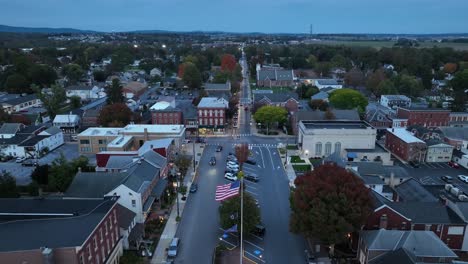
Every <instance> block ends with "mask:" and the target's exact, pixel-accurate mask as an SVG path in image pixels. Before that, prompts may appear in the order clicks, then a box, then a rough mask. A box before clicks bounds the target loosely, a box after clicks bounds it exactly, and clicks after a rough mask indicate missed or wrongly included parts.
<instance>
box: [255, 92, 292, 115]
mask: <svg viewBox="0 0 468 264" xmlns="http://www.w3.org/2000/svg"><path fill="white" fill-rule="evenodd" d="M254 103H255V104H257V105H272V106H279V107H284V108H286V110H288V113H290V114H293V113H296V112H298V111H299V105H300V103H299V98H298V95H297V93H289V92H288V93H265V94H254Z"/></svg>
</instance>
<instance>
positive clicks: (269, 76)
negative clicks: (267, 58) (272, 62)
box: [256, 64, 294, 87]
mask: <svg viewBox="0 0 468 264" xmlns="http://www.w3.org/2000/svg"><path fill="white" fill-rule="evenodd" d="M256 69H257V86H259V87H284V86H287V87H291V86H293V84H294V73H293V70H285V69H278V68H273V69H268V68H265V67H263V68H262V67H261V66H260V64H257V67H256Z"/></svg>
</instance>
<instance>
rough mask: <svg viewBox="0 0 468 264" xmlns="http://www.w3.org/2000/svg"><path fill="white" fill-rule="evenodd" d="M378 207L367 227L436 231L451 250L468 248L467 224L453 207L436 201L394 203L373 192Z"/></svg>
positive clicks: (374, 228) (365, 227) (367, 228)
mask: <svg viewBox="0 0 468 264" xmlns="http://www.w3.org/2000/svg"><path fill="white" fill-rule="evenodd" d="M371 194H372V197H373V199H374V210H373V212H372V214H371V215H370V216H369V217H368V219H367V222H366V224H365V225H364V230H376V229H386V230H402V231H403V230H425V231H432V232H433V233H434V234H435V235H436V236H437V237H439V238H440V239H441V240H442V241H443V242H444V243H445V244H446V245H447V246H448V247H449V248H450V249H452V250H454V251H467V250H468V249H467V246H466V245H465V243H464V240H465V231H466V230H465V229H466V223H465V222H464V221H463V220H462V219H461V218H460V217H459V216H458V215H457V213H456V212H455V211H453V210H452V209H451V208H450V207H449V206H446V205H445V204H443V203H441V202H439V201H436V202H420V201H415V202H393V201H390V200H388V199H386V198H384V197H383V196H381V195H380V194H378V193H376V192H374V191H372V193H371Z"/></svg>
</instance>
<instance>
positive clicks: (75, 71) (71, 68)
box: [62, 63, 85, 84]
mask: <svg viewBox="0 0 468 264" xmlns="http://www.w3.org/2000/svg"><path fill="white" fill-rule="evenodd" d="M62 74H63V75H65V76H66V77H67V79H68V82H69V83H71V84H75V83H77V82H78V80H79V79H80V78H81V77H83V75H84V74H85V72H84V71H83V69H82V68H81V66H80V65H78V64H73V63H70V64H68V65H65V67H63V69H62Z"/></svg>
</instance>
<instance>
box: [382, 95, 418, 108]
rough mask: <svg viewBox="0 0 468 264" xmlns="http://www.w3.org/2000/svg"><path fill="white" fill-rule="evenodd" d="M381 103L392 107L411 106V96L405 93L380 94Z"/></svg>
mask: <svg viewBox="0 0 468 264" xmlns="http://www.w3.org/2000/svg"><path fill="white" fill-rule="evenodd" d="M380 104H381V105H382V106H385V107H387V108H390V109H396V108H397V107H411V98H409V97H407V96H405V95H390V94H384V95H381V96H380Z"/></svg>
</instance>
